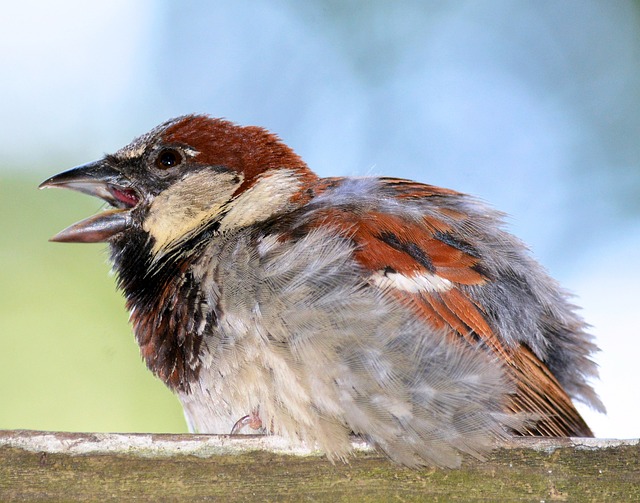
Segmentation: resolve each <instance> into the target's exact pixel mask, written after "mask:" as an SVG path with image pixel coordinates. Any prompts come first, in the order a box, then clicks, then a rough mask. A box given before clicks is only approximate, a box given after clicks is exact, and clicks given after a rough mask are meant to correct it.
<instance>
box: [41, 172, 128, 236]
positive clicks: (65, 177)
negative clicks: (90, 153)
mask: <svg viewBox="0 0 640 503" xmlns="http://www.w3.org/2000/svg"><path fill="white" fill-rule="evenodd" d="M45 187H59V188H63V189H71V190H76V191H78V192H82V193H84V194H89V195H90V196H96V197H99V198H101V199H103V200H104V201H106V202H107V203H109V204H110V205H111V206H112V207H113V208H112V209H109V210H106V211H102V212H100V213H98V214H97V215H93V216H91V217H89V218H86V219H84V220H82V221H80V222H78V223H75V224H73V225H72V226H70V227H67V228H66V229H65V230H63V231H62V232H59V233H58V234H56V235H55V236H53V237H52V238H51V239H50V241H56V242H60V243H101V242H104V241H108V240H109V239H110V238H111V237H113V236H115V235H116V234H119V233H120V232H122V231H124V230H125V229H126V228H127V227H129V226H130V225H131V212H130V210H131V209H132V208H134V207H135V206H136V205H137V204H138V202H139V201H140V196H139V195H138V193H137V192H136V191H135V190H134V189H133V188H132V187H131V185H130V183H129V182H128V181H127V180H126V179H125V178H124V177H123V176H122V174H121V173H120V172H119V171H117V170H116V169H114V168H113V167H111V166H110V165H109V164H108V163H107V162H106V161H104V160H100V161H95V162H91V163H89V164H84V165H82V166H78V167H77V168H73V169H70V170H69V171H65V172H63V173H60V174H58V175H55V176H52V177H51V178H49V179H48V180H45V181H44V182H42V183H41V184H40V186H39V188H41V189H42V188H45Z"/></svg>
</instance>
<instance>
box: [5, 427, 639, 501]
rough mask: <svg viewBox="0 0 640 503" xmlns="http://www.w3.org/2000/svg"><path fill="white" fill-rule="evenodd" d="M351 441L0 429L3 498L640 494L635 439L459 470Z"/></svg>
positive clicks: (539, 442)
mask: <svg viewBox="0 0 640 503" xmlns="http://www.w3.org/2000/svg"><path fill="white" fill-rule="evenodd" d="M355 447H356V449H357V450H356V453H355V455H354V456H353V458H352V459H351V461H350V463H349V464H341V463H338V464H335V465H332V464H331V463H330V462H328V461H327V460H326V459H325V458H324V457H322V456H320V455H319V454H318V453H317V452H314V451H310V450H305V449H302V448H291V447H289V446H287V444H286V443H284V442H283V441H282V440H281V439H279V438H277V437H264V436H235V437H230V436H227V435H150V434H149V435H146V434H105V433H56V432H38V431H0V501H8V500H57V501H59V500H62V501H68V500H101V501H102V500H106V499H115V500H127V499H137V500H142V501H166V500H176V499H180V500H188V501H193V500H200V499H208V500H223V501H224V502H225V503H227V502H231V501H243V500H252V501H276V500H279V501H282V500H284V501H303V500H305V501H390V500H399V501H424V500H429V501H452V500H460V501H498V500H500V501H516V500H518V501H536V502H540V501H547V502H549V501H607V502H608V501H640V444H639V442H638V440H599V439H576V438H574V439H555V438H554V439H542V438H525V439H516V440H514V441H513V442H512V443H511V444H510V445H507V446H503V447H501V448H499V449H496V450H495V451H494V452H493V453H492V454H491V455H490V456H489V459H488V460H487V461H486V462H479V461H476V460H474V459H472V458H468V457H467V458H465V460H464V462H463V466H462V468H461V469H459V470H445V469H436V468H424V469H421V470H410V469H407V468H402V467H399V466H397V465H394V464H392V463H391V462H389V461H388V460H387V459H386V458H384V457H383V456H382V455H380V454H378V453H376V452H375V451H373V450H371V449H370V448H369V447H367V446H366V444H364V443H361V442H357V443H356V444H355Z"/></svg>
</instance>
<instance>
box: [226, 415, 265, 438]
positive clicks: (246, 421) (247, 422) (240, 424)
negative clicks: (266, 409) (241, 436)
mask: <svg viewBox="0 0 640 503" xmlns="http://www.w3.org/2000/svg"><path fill="white" fill-rule="evenodd" d="M245 426H249V428H251V429H252V430H259V429H261V428H262V419H260V416H259V415H258V411H253V412H252V413H251V414H248V415H246V416H244V417H241V418H240V419H238V420H237V421H236V424H234V425H233V428H231V435H237V434H238V433H240V430H241V429H242V428H244V427H245Z"/></svg>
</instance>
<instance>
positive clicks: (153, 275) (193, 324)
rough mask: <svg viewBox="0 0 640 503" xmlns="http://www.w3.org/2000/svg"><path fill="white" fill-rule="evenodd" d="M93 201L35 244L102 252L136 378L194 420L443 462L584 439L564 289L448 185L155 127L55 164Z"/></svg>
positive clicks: (198, 121)
mask: <svg viewBox="0 0 640 503" xmlns="http://www.w3.org/2000/svg"><path fill="white" fill-rule="evenodd" d="M41 187H63V188H68V189H73V190H77V191H80V192H84V193H86V194H90V195H93V196H97V197H100V198H102V199H103V200H104V201H106V202H107V203H108V204H109V205H110V207H111V208H110V209H107V210H105V211H102V212H101V213H98V214H97V215H94V216H92V217H90V218H87V219H85V220H83V221H81V222H79V223H76V224H75V225H72V226H71V227H69V228H67V229H66V230H64V231H62V232H60V233H59V234H57V235H56V236H54V237H53V238H52V241H59V242H83V243H96V242H108V243H109V247H110V253H111V260H112V261H113V267H114V269H115V271H116V273H117V278H118V286H119V288H120V289H121V290H122V291H123V293H124V295H125V297H126V302H127V308H128V309H129V311H130V314H131V316H130V319H131V323H132V325H133V330H134V333H135V337H136V340H137V341H138V344H139V345H140V350H141V353H142V357H143V359H144V360H145V362H146V364H147V366H148V367H149V369H150V370H151V371H152V372H153V373H154V374H155V375H156V376H157V377H159V378H160V379H162V381H163V382H164V383H165V384H166V385H167V386H168V387H169V388H170V389H172V390H173V391H174V392H175V393H176V394H177V396H178V398H179V399H180V401H181V402H182V405H183V407H184V411H185V416H186V418H187V421H188V424H189V428H190V429H191V431H197V432H201V433H228V432H229V431H230V430H231V428H232V427H233V426H234V424H235V425H236V426H235V428H234V431H237V430H238V429H239V427H241V426H242V425H243V424H245V423H250V425H251V426H253V427H254V428H257V427H259V426H260V425H262V426H264V427H265V428H266V429H267V431H268V432H270V433H273V434H278V435H282V436H284V437H287V438H289V439H291V440H292V441H302V442H305V443H307V444H310V445H315V446H317V447H318V448H319V449H321V450H322V451H324V452H325V453H326V455H327V456H328V457H329V459H331V460H335V459H339V460H346V459H347V457H348V454H349V452H350V450H351V449H352V444H351V442H350V435H351V434H355V435H358V436H361V437H363V438H364V439H366V440H367V441H368V442H369V443H371V444H372V445H374V446H375V447H377V448H378V449H380V450H381V451H383V452H384V453H386V455H388V456H389V457H390V458H391V459H392V460H394V461H396V462H398V463H401V464H403V465H407V466H420V465H439V466H445V467H453V466H457V465H458V464H459V462H460V454H461V453H467V454H470V455H472V456H475V457H477V458H480V459H481V458H482V456H483V454H484V453H486V452H487V451H488V450H489V449H490V448H491V447H492V446H493V445H495V443H496V441H499V440H501V439H505V438H507V437H509V436H511V435H542V436H592V433H591V431H590V429H589V427H588V426H587V424H586V423H585V422H584V420H583V419H582V417H581V416H580V414H579V413H578V412H577V411H576V409H575V408H574V405H573V404H572V401H571V400H572V398H575V399H577V400H581V401H583V402H585V403H587V404H589V405H591V406H592V407H594V408H595V409H597V410H600V411H603V410H604V407H603V405H602V403H601V402H600V400H599V399H598V397H597V395H596V394H595V392H594V390H593V389H592V388H591V386H590V385H589V384H588V383H587V378H589V377H592V376H596V374H597V372H596V365H595V364H594V363H593V362H592V361H591V360H590V356H591V355H592V354H593V352H595V351H596V350H597V348H596V346H595V345H594V344H593V342H592V341H591V339H592V337H591V336H590V335H588V334H587V333H586V332H585V324H584V322H583V321H582V319H581V318H580V317H579V316H578V315H577V314H576V313H575V309H574V307H573V306H572V305H571V304H570V303H569V302H568V301H567V294H566V293H565V292H564V291H563V290H561V289H560V287H559V286H558V284H557V283H556V282H555V281H554V280H553V279H551V278H550V277H549V276H548V275H547V273H546V272H545V271H544V269H543V268H542V267H541V266H540V265H539V264H538V263H537V262H535V261H534V260H533V259H532V258H531V257H530V255H529V253H528V251H527V249H526V248H525V246H524V245H523V244H522V243H521V242H520V241H518V240H517V239H516V238H515V237H513V236H512V235H510V234H509V233H507V232H506V231H504V230H503V228H502V221H501V216H502V215H501V214H500V213H498V212H496V211H494V210H492V209H489V208H488V207H487V206H485V205H484V204H482V203H481V202H479V201H478V200H476V199H474V198H472V197H470V196H467V195H465V194H461V193H459V192H456V191H453V190H449V189H444V188H439V187H435V186H431V185H424V184H421V183H417V182H412V181H408V180H401V179H397V178H374V177H367V178H319V177H318V176H317V175H316V174H314V173H313V172H312V171H311V170H310V169H309V168H308V167H307V165H306V164H305V163H304V161H303V160H302V159H301V158H300V157H299V156H298V155H296V154H295V153H294V151H293V150H292V149H291V148H289V147H288V146H287V145H285V144H284V143H283V142H282V141H281V140H280V139H279V138H278V137H277V136H275V135H274V134H272V133H270V132H268V131H266V130H264V129H262V128H259V127H241V126H238V125H236V124H233V123H231V122H228V121H226V120H222V119H213V118H210V117H208V116H202V115H189V116H183V117H178V118H176V119H172V120H169V121H167V122H165V123H164V124H161V125H160V126H158V127H156V128H155V129H153V130H152V131H150V132H149V133H147V134H145V135H143V136H141V137H139V138H137V139H135V140H134V141H133V142H132V143H131V144H129V145H127V146H126V147H124V148H122V149H121V150H119V151H117V152H116V153H115V154H112V155H107V156H105V157H104V158H103V159H101V160H99V161H96V162H92V163H89V164H85V165H83V166H80V167H77V168H75V169H72V170H70V171H66V172H64V173H61V174H58V175H56V176H53V177H51V178H49V179H48V180H46V181H45V182H43V183H42V184H41Z"/></svg>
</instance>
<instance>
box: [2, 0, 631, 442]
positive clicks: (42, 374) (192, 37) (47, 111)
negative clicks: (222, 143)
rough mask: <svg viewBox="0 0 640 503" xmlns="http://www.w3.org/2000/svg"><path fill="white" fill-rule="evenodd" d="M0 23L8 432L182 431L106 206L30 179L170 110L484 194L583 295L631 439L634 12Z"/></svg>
mask: <svg viewBox="0 0 640 503" xmlns="http://www.w3.org/2000/svg"><path fill="white" fill-rule="evenodd" d="M2 10H3V14H2V16H3V19H4V22H3V29H2V30H1V31H0V65H1V68H2V75H3V77H1V78H0V95H1V96H2V99H1V100H0V116H1V118H2V120H1V121H0V151H1V152H2V156H1V157H0V231H1V232H0V256H1V259H2V261H1V264H0V296H1V297H0V429H9V428H29V429H44V430H72V431H119V432H135V431H140V432H182V431H186V427H185V424H184V420H183V418H182V412H181V408H180V406H179V404H178V402H177V399H176V398H175V397H174V396H173V395H172V394H171V393H170V392H169V391H167V390H166V389H164V387H163V385H162V384H161V383H160V382H158V381H156V380H155V379H154V378H153V377H152V375H151V374H150V373H149V372H148V371H147V370H146V368H145V367H144V364H143V363H142V361H141V359H140V356H139V353H138V348H137V345H136V344H135V342H134V339H133V336H132V334H131V331H130V328H129V326H128V323H127V313H126V312H125V309H124V302H123V300H122V298H121V295H120V294H119V293H118V292H116V290H115V280H114V278H113V277H112V276H110V275H109V266H108V264H107V262H106V258H107V255H106V252H105V249H104V246H103V245H83V246H81V245H61V244H52V243H48V242H47V239H48V238H49V237H50V236H51V235H53V234H54V233H56V232H57V231H59V230H61V229H62V228H64V227H66V226H67V225H69V224H71V223H73V222H75V221H77V220H80V219H81V218H84V217H86V216H89V215H90V214H92V213H94V212H96V211H97V210H98V209H99V208H100V203H99V202H98V201H97V200H95V199H92V198H88V197H86V196H82V195H79V194H75V193H71V192H66V191H64V192H63V191H52V190H49V191H42V192H38V191H37V190H36V187H37V184H38V183H39V182H40V181H42V180H43V179H44V178H46V177H48V176H50V175H52V174H55V173H57V172H59V171H62V170H64V169H67V168H70V167H72V166H74V165H77V164H81V163H84V162H87V161H90V160H93V159H95V158H98V157H100V156H102V155H103V154H104V153H106V152H112V151H114V150H116V149H118V148H119V147H121V146H123V145H125V144H126V143H128V142H129V141H130V140H131V139H132V138H133V137H135V136H137V135H139V134H141V133H143V132H145V131H146V130H148V129H150V128H151V127H153V126H155V125H156V124H158V123H160V122H162V121H164V120H165V119H167V118H169V117H171V116H176V115H180V114H184V113H191V112H202V113H209V114H211V115H213V116H220V117H226V118H228V119H231V120H233V121H236V122H239V123H242V124H256V125H261V126H264V127H267V128H269V129H271V130H273V131H274V132H277V133H278V134H279V135H280V136H281V137H282V138H283V139H284V140H285V141H286V143H288V144H289V145H290V146H292V147H293V148H294V149H295V150H296V151H297V152H298V153H299V154H300V155H301V156H302V157H303V158H304V159H305V160H306V161H307V162H308V164H309V165H310V166H311V168H312V169H314V170H315V171H317V172H318V173H319V174H321V175H323V176H332V175H378V174H386V175H393V176H399V177H406V178H411V179H416V180H419V181H421V182H426V183H431V184H436V185H441V186H446V187H451V188H455V189H457V190H460V191H464V192H469V193H472V194H475V195H477V196H479V197H481V198H483V199H484V200H486V201H488V202H490V203H491V204H492V205H493V206H495V207H497V208H498V209H500V210H503V211H505V212H507V213H509V215H510V217H509V219H508V224H509V228H510V229H511V230H512V231H513V232H514V233H515V234H517V235H518V236H519V237H521V238H522V239H523V240H524V241H525V242H527V243H528V244H529V245H530V246H531V248H532V249H533V252H534V254H535V256H536V257H537V258H538V259H539V260H540V261H541V262H542V263H543V264H544V265H545V266H546V267H547V268H548V269H549V270H550V271H551V273H552V275H553V276H555V277H556V278H557V279H558V280H560V282H561V283H562V284H563V285H564V286H565V287H566V288H567V289H568V290H570V291H572V292H573V293H574V294H575V295H576V298H575V303H576V304H578V305H580V306H582V308H583V311H582V313H583V315H584V317H585V318H586V320H587V321H588V322H589V323H590V324H591V325H592V326H593V330H592V332H593V333H594V334H595V336H596V338H597V343H598V344H599V346H600V347H601V348H602V352H601V353H599V354H598V355H597V361H598V363H599V364H600V367H601V380H600V381H597V382H595V383H594V384H595V386H596V389H597V390H598V392H599V393H600V395H601V397H602V399H603V401H604V402H605V404H606V405H607V407H608V410H609V413H608V415H606V416H604V415H600V414H597V413H593V412H591V411H589V410H588V409H586V408H585V407H582V408H581V411H582V412H584V414H585V416H586V419H587V421H588V422H589V423H590V424H591V425H592V427H593V429H594V431H595V433H596V435H598V436H600V437H615V438H630V437H636V438H637V437H639V436H640V428H639V427H638V426H637V425H638V414H639V412H640V404H639V400H638V391H637V389H638V386H639V385H640V368H639V366H638V363H637V360H638V354H639V353H640V333H639V332H640V330H639V328H638V322H637V319H636V318H637V313H636V311H635V310H636V309H638V300H639V296H638V286H637V285H638V284H639V283H640V271H639V264H640V251H639V248H640V218H639V217H640V197H639V196H640V2H632V1H623V0H619V1H616V2H608V1H605V0H601V1H590V0H574V1H569V0H567V1H562V2H557V1H555V0H538V1H535V2H533V1H506V0H505V1H500V0H494V1H482V2H478V1H476V0H470V1H463V0H458V1H455V2H447V1H424V0H402V1H400V0H396V1H390V0H387V1H384V0H370V1H368V2H353V1H345V0H315V1H311V0H310V1H306V2H298V1H295V0H270V1H264V0H253V1H250V2H246V1H234V2H207V1H204V0H201V1H196V0H192V1H190V2H180V3H178V2H167V1H165V2H161V1H155V2H154V1H151V0H126V1H125V0H110V1H104V0H94V1H93V2H81V1H79V0H58V1H57V2H47V1H44V0H41V1H37V0H25V1H22V2H5V3H4V5H3V9H2Z"/></svg>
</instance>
